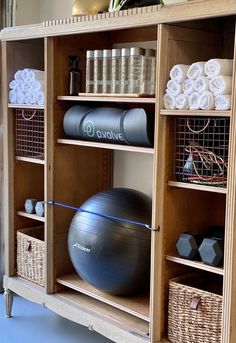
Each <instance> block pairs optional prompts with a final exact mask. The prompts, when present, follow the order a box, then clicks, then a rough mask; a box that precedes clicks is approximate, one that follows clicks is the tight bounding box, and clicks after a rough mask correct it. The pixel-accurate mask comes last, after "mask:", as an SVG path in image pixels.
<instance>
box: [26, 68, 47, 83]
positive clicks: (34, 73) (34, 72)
mask: <svg viewBox="0 0 236 343" xmlns="http://www.w3.org/2000/svg"><path fill="white" fill-rule="evenodd" d="M43 79H44V71H43V70H38V69H31V70H30V71H29V81H37V80H43Z"/></svg>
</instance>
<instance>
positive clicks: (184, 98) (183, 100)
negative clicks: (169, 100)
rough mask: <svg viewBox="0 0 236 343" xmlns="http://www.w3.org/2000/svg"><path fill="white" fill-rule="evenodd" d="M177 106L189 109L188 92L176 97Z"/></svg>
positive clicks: (181, 108) (180, 108) (179, 108)
mask: <svg viewBox="0 0 236 343" xmlns="http://www.w3.org/2000/svg"><path fill="white" fill-rule="evenodd" d="M176 108H177V109H178V110H188V109H189V97H188V95H187V94H184V93H182V94H179V95H177V97H176Z"/></svg>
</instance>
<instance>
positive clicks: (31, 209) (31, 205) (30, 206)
mask: <svg viewBox="0 0 236 343" xmlns="http://www.w3.org/2000/svg"><path fill="white" fill-rule="evenodd" d="M36 203H37V200H36V199H26V200H25V212H26V213H29V214H33V213H35V205H36Z"/></svg>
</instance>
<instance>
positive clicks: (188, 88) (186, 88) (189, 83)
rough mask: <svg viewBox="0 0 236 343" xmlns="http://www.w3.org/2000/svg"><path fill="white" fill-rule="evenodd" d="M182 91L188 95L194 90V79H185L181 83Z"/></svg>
mask: <svg viewBox="0 0 236 343" xmlns="http://www.w3.org/2000/svg"><path fill="white" fill-rule="evenodd" d="M182 85H183V86H182V88H183V93H184V94H188V95H190V94H191V93H192V92H194V80H192V79H185V80H184V81H183V83H182Z"/></svg>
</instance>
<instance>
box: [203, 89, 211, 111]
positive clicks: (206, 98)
mask: <svg viewBox="0 0 236 343" xmlns="http://www.w3.org/2000/svg"><path fill="white" fill-rule="evenodd" d="M200 108H201V110H205V111H208V110H213V109H214V108H215V97H214V95H213V94H212V93H211V92H210V91H205V92H203V93H202V94H201V95H200Z"/></svg>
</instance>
